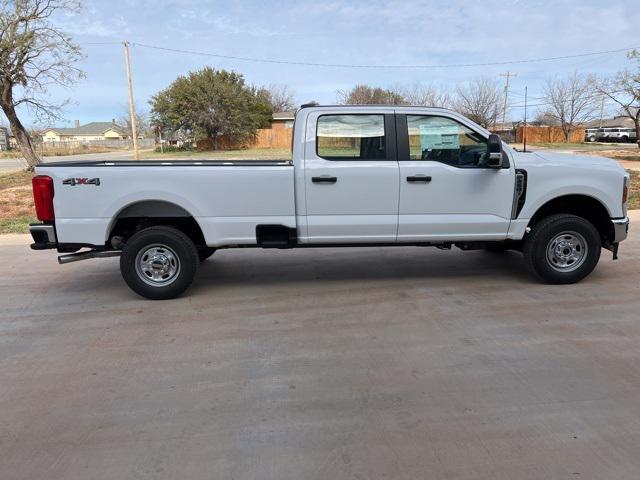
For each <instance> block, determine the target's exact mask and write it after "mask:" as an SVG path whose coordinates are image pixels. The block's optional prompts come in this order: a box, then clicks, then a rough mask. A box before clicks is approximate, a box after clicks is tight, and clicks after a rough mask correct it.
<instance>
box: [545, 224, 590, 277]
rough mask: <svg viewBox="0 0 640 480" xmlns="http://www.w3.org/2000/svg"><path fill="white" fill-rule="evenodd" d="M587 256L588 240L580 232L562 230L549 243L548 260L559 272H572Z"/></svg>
mask: <svg viewBox="0 0 640 480" xmlns="http://www.w3.org/2000/svg"><path fill="white" fill-rule="evenodd" d="M586 258H587V241H586V240H585V239H584V237H583V236H582V235H580V234H579V233H578V232H562V233H561V234H559V235H556V236H555V237H553V238H552V239H551V241H550V242H549V243H548V244H547V261H548V262H549V265H550V266H551V267H552V268H553V269H554V270H556V271H558V272H571V271H573V270H575V269H577V268H579V267H580V265H582V264H583V263H584V261H585V259H586Z"/></svg>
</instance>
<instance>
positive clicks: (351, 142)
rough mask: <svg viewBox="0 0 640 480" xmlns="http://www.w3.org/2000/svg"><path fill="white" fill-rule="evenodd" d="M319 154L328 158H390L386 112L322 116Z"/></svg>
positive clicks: (319, 124)
mask: <svg viewBox="0 0 640 480" xmlns="http://www.w3.org/2000/svg"><path fill="white" fill-rule="evenodd" d="M316 153H317V155H318V156H319V157H322V158H326V159H327V160H386V158H387V151H386V141H385V136H384V115H322V116H320V117H319V118H318V129H317V132H316Z"/></svg>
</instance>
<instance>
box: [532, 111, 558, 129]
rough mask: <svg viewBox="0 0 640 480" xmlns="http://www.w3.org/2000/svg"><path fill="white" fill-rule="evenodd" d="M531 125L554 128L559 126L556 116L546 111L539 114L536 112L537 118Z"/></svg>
mask: <svg viewBox="0 0 640 480" xmlns="http://www.w3.org/2000/svg"><path fill="white" fill-rule="evenodd" d="M531 123H532V124H534V125H546V126H552V127H557V126H558V125H559V123H558V119H557V118H556V116H555V115H554V114H553V113H550V112H549V111H548V110H546V109H543V110H538V112H536V116H535V117H534V118H533V122H531Z"/></svg>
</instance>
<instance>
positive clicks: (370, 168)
mask: <svg viewBox="0 0 640 480" xmlns="http://www.w3.org/2000/svg"><path fill="white" fill-rule="evenodd" d="M398 175H399V173H398V162H397V158H396V140H395V121H394V115H393V113H389V109H387V110H386V112H385V110H384V109H381V110H380V113H376V112H372V111H371V110H370V109H367V110H363V112H362V113H357V110H354V111H353V113H351V111H350V112H349V113H348V114H345V113H344V110H342V112H340V111H336V112H335V113H332V112H331V110H330V109H328V110H322V111H318V112H316V113H313V114H311V115H310V116H309V117H308V119H307V135H306V139H305V172H304V188H305V197H306V224H307V225H306V227H307V228H306V237H304V238H303V239H302V241H304V242H306V243H358V242H368V243H371V242H395V240H396V233H397V228H398V194H399V176H398Z"/></svg>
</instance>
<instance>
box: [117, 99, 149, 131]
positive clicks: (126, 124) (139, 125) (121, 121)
mask: <svg viewBox="0 0 640 480" xmlns="http://www.w3.org/2000/svg"><path fill="white" fill-rule="evenodd" d="M135 112H136V115H135V120H136V131H137V133H138V135H139V136H142V137H143V138H145V137H149V136H154V135H155V133H154V129H153V127H152V126H151V124H150V122H149V114H148V113H147V112H146V111H144V110H143V109H141V108H139V107H138V106H137V105H136V107H135ZM116 125H117V126H119V127H120V128H121V129H122V130H124V132H125V134H126V135H128V136H129V138H133V129H132V128H131V115H130V114H129V107H128V106H127V107H125V108H123V113H122V115H121V116H120V118H118V119H116Z"/></svg>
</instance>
